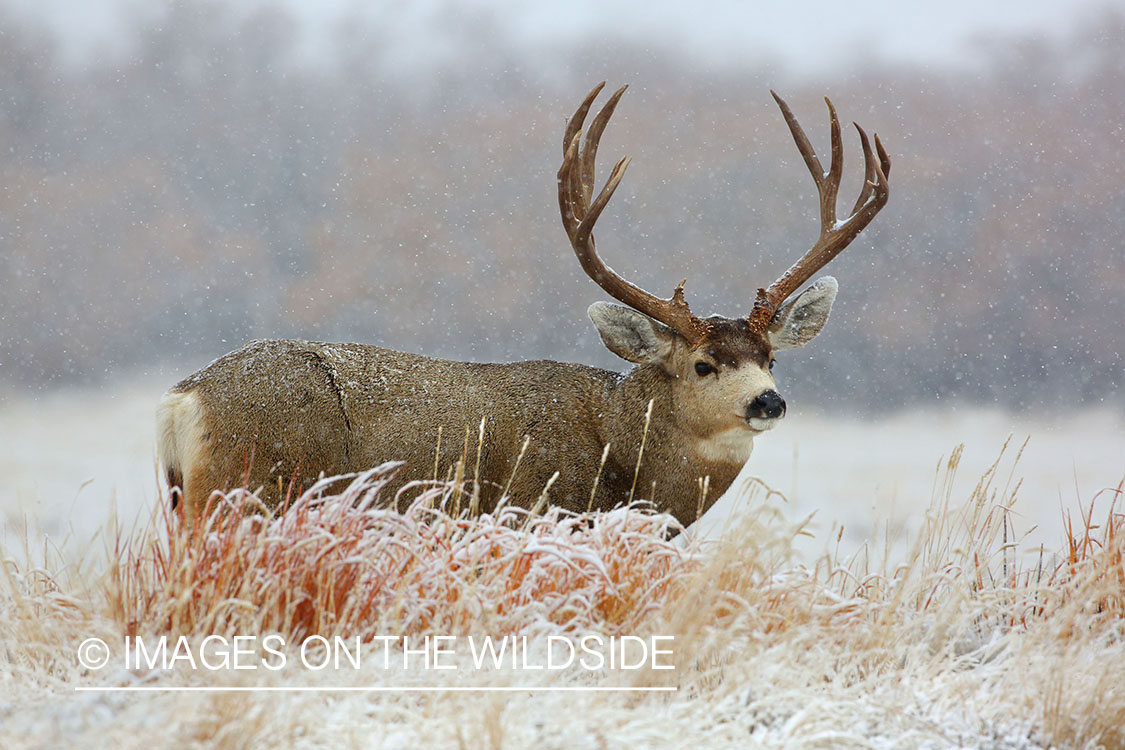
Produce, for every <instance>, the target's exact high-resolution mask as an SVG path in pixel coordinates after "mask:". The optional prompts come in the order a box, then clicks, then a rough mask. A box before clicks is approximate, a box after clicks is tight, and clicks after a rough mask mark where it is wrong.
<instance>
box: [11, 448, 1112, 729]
mask: <svg viewBox="0 0 1125 750" xmlns="http://www.w3.org/2000/svg"><path fill="white" fill-rule="evenodd" d="M958 460H959V454H956V453H955V454H954V456H953V457H952V458H951V459H950V461H949V463H948V467H947V468H948V471H949V472H953V471H954V470H955V469H956V466H957V463H958ZM1000 474H1001V471H1000V469H999V464H997V465H995V466H993V467H992V469H990V470H989V471H988V472H987V473H986V474H985V476H984V477H982V479H981V481H980V483H979V484H978V485H977V487H976V489H975V490H974V491H973V492H972V495H971V497H969V498H968V499H967V500H966V501H964V502H961V503H958V502H955V500H954V498H952V497H951V496H950V494H949V492H948V491H946V489H943V488H948V487H950V486H951V484H949V483H945V484H944V485H941V484H939V491H938V492H937V493H936V499H935V500H934V502H933V504H932V507H931V508H930V512H929V515H928V522H927V525H926V527H925V528H924V529H923V530H922V531H921V533H920V534H919V535H918V536H917V537H916V538H915V539H914V540H913V546H912V551H911V553H910V554H909V555H908V556H907V557H906V559H905V560H903V561H902V562H901V563H898V564H896V565H895V566H894V567H891V568H888V567H886V566H883V567H874V566H873V565H872V563H871V562H870V561H869V558H868V557H867V556H866V555H864V554H860V553H857V554H854V555H847V554H845V555H840V554H835V555H826V556H824V557H823V558H821V559H820V560H818V561H816V563H815V564H812V565H810V566H803V565H800V564H797V563H795V562H794V558H793V557H792V555H791V551H792V540H793V538H794V536H795V535H796V534H798V533H801V531H802V529H801V527H800V525H799V524H796V525H794V524H790V523H786V522H785V521H784V516H783V514H779V513H778V512H777V509H776V508H774V507H773V506H772V505H771V504H770V502H769V501H768V498H769V497H770V496H767V495H765V494H764V493H763V494H760V495H758V496H757V497H756V499H755V498H751V501H752V502H750V503H749V506H750V507H751V508H753V509H754V510H752V511H751V512H749V513H747V514H746V515H745V516H744V517H742V518H740V519H737V520H736V521H734V522H732V523H731V525H730V528H729V529H728V530H727V533H726V534H725V535H724V536H723V537H722V539H720V540H719V541H716V542H710V543H701V542H692V541H689V542H688V543H687V544H685V545H683V546H682V547H677V546H676V545H674V544H673V543H672V542H671V541H669V539H668V533H667V532H668V531H669V530H670V529H676V527H675V525H674V522H673V521H672V520H671V519H669V518H668V517H666V516H663V515H660V514H658V513H654V512H652V511H651V510H650V509H646V508H644V507H643V506H633V507H628V508H621V509H618V510H616V511H614V512H612V513H606V514H600V515H598V514H595V515H572V514H567V513H563V512H559V511H556V510H548V511H547V512H545V513H542V514H533V513H529V512H527V511H524V510H519V509H514V508H501V510H499V511H498V512H496V513H494V514H492V515H487V516H481V517H478V518H470V517H469V516H468V515H467V514H465V513H461V512H460V511H459V510H458V509H459V508H460V507H461V505H462V503H463V502H465V501H467V500H468V498H466V497H465V496H464V495H463V494H462V490H463V488H462V487H461V486H458V485H456V484H455V483H452V484H436V485H431V486H428V487H418V488H415V489H414V493H415V494H414V495H413V497H412V502H410V503H409V505H408V507H406V508H405V510H403V511H401V512H399V511H394V510H388V509H385V508H381V507H380V503H379V492H380V491H381V487H380V481H381V480H380V476H381V475H380V473H379V472H377V471H375V472H369V473H367V474H364V475H361V476H357V477H354V478H353V479H352V481H351V484H350V486H349V487H348V488H347V489H346V490H344V491H343V492H340V493H338V494H331V493H328V492H327V491H326V490H325V489H324V487H327V485H324V486H323V487H322V488H319V489H318V488H314V489H313V490H311V491H310V492H309V493H307V494H306V495H305V496H303V497H301V498H300V499H298V500H297V501H296V502H295V503H294V504H293V506H292V507H291V508H289V509H288V510H287V511H285V512H284V513H282V514H278V515H275V514H270V513H267V512H266V511H264V510H263V509H262V508H260V507H259V506H258V505H257V503H256V501H255V499H254V497H253V496H252V495H248V494H246V493H239V492H235V493H231V494H229V495H226V496H221V497H219V496H217V497H216V498H215V499H216V502H215V504H214V507H212V508H211V509H210V511H209V512H208V513H205V514H201V515H200V516H199V518H200V520H199V521H198V522H196V523H195V524H194V525H190V526H185V525H184V524H181V523H180V522H179V521H178V520H177V519H176V518H172V517H168V516H165V515H164V514H159V515H158V516H157V518H156V519H155V522H154V524H153V526H152V527H151V528H149V529H147V530H144V531H140V532H136V533H134V534H132V535H131V536H129V537H127V538H120V537H119V538H118V540H117V541H116V542H115V543H114V545H112V549H111V550H110V554H109V556H108V560H107V562H106V564H105V567H104V568H101V569H93V568H90V569H80V570H75V569H69V568H65V567H63V566H59V565H57V566H54V567H52V566H44V567H42V568H38V569H35V568H28V567H26V566H24V567H19V566H16V565H14V564H13V563H10V562H9V563H8V564H6V565H5V568H4V574H3V575H2V576H0V581H2V585H0V592H2V598H0V637H2V639H3V643H4V644H5V647H4V649H3V650H2V651H0V675H2V682H0V689H2V690H3V691H4V692H3V697H4V699H5V700H6V701H7V702H6V704H0V705H3V706H6V707H2V708H0V719H2V720H3V729H2V730H0V733H2V734H0V740H3V741H4V745H5V747H8V746H14V747H18V746H20V745H19V742H20V741H28V740H27V738H30V740H29V741H28V744H30V745H36V744H40V745H43V744H45V745H73V744H77V743H81V742H85V741H91V740H93V741H97V742H99V743H102V744H105V743H108V742H110V741H111V740H112V744H116V745H119V746H122V747H128V746H138V747H139V746H146V747H152V746H162V745H166V744H169V743H170V742H173V741H174V742H175V743H177V744H179V745H182V746H199V747H210V746H215V745H219V744H230V745H236V746H239V747H275V746H278V745H299V746H305V747H338V746H345V745H346V746H371V747H403V748H407V747H419V746H425V747H450V748H454V747H464V746H478V745H481V744H483V743H488V744H490V745H491V746H495V747H505V746H507V747H524V746H532V745H534V746H537V747H547V748H551V747H559V748H563V747H566V748H572V747H578V748H582V747H591V748H593V747H602V746H606V745H616V744H626V745H630V746H640V747H682V746H684V745H686V744H695V745H697V746H700V747H708V748H712V747H740V748H741V747H750V748H753V747H769V748H782V747H785V748H788V747H875V748H892V747H894V748H898V747H934V748H940V747H958V746H968V747H996V748H1046V747H1060V748H1095V747H1120V746H1122V745H1123V744H1125V700H1123V696H1125V673H1123V672H1122V670H1121V669H1120V665H1121V664H1122V660H1123V658H1125V646H1123V644H1125V639H1123V635H1125V568H1123V565H1125V562H1123V560H1125V522H1123V520H1122V519H1123V516H1122V514H1121V513H1120V512H1119V510H1118V500H1119V498H1120V495H1121V487H1118V488H1116V489H1112V490H1107V491H1106V492H1104V493H1102V494H1101V495H1100V496H1099V497H1097V498H1095V500H1094V502H1093V504H1091V505H1090V506H1088V507H1086V508H1085V509H1084V510H1082V511H1081V513H1080V514H1075V515H1074V516H1073V517H1071V518H1070V519H1069V520H1068V525H1067V530H1068V534H1067V538H1068V541H1067V543H1066V544H1065V545H1064V546H1063V548H1062V549H1060V550H1058V551H1056V552H1055V553H1051V552H1050V551H1047V550H1044V551H1043V553H1042V554H1041V555H1035V556H1032V557H1027V556H1024V555H1019V554H1017V552H1018V550H1017V547H1018V540H1016V539H1015V535H1014V534H1013V533H1012V530H1011V523H1010V521H1009V517H1010V510H1011V508H1012V505H1013V503H1014V502H1015V494H1016V492H1017V490H1018V484H1009V483H1006V482H1005V481H1003V479H1002V478H1000ZM336 486H338V485H336ZM1095 508H1097V512H1096V513H1095ZM248 632H250V633H266V632H276V633H283V634H287V635H289V636H293V637H300V636H303V635H307V634H312V633H316V634H321V635H326V636H330V635H333V634H344V635H351V636H354V635H364V636H365V635H370V634H396V635H403V634H412V635H425V634H482V635H483V634H487V635H492V636H502V635H506V634H532V635H534V634H537V633H538V634H545V633H546V634H552V633H587V632H597V633H602V634H607V635H608V634H626V633H628V634H640V635H644V634H655V633H659V634H667V635H674V636H675V639H676V640H675V656H674V663H675V667H676V668H675V670H670V671H665V672H661V673H654V672H652V671H641V672H637V673H633V674H630V675H624V676H623V675H621V674H616V675H614V674H605V673H596V672H594V673H589V674H586V675H584V676H583V677H581V678H579V679H578V682H577V684H581V685H590V686H597V685H626V686H629V685H634V686H647V685H660V686H670V687H674V688H676V689H677V690H676V692H674V693H658V694H657V693H646V694H636V693H634V694H622V695H619V694H604V693H598V694H586V693H534V694H533V693H506V694H504V695H503V696H502V698H498V697H497V696H496V695H495V694H462V693H456V694H438V695H436V696H432V697H420V696H418V695H415V694H379V695H370V694H339V695H337V694H333V695H332V696H331V698H326V697H325V696H324V694H319V693H318V694H297V695H286V696H283V697H279V696H277V695H275V694H245V693H241V694H234V695H229V694H194V693H188V694H174V695H168V694H161V693H145V694H143V695H127V696H121V695H108V696H106V695H103V696H93V695H90V694H86V693H78V694H76V693H73V692H72V690H73V687H74V686H76V685H85V686H92V685H137V684H143V685H149V686H153V685H155V686H160V685H203V684H209V685H215V684H237V685H247V684H250V685H261V684H269V685H275V686H276V685H295V684H299V685H308V684H315V685H320V686H323V685H325V684H331V681H332V679H337V680H338V678H333V677H332V676H331V675H329V676H325V675H323V674H322V675H310V674H308V673H307V672H302V671H300V670H288V669H287V670H285V671H281V672H278V673H270V674H264V673H261V672H258V673H250V674H247V673H241V674H237V675H224V674H214V673H204V674H197V673H191V672H187V673H185V672H183V671H173V672H161V671H160V670H154V671H148V672H145V673H143V674H142V673H133V672H127V671H124V670H121V669H118V670H116V671H115V670H106V671H104V672H85V671H83V670H82V669H80V668H79V667H78V666H77V664H76V663H75V659H74V648H75V646H76V645H77V644H78V643H79V642H80V641H81V640H82V638H85V637H88V636H90V635H96V636H99V637H103V638H105V639H106V640H107V641H112V640H113V639H115V638H116V639H118V641H120V639H121V638H122V637H123V636H124V635H125V634H129V633H137V634H145V635H160V634H168V635H186V636H188V637H192V638H201V637H203V636H204V635H207V634H212V633H248ZM416 678H417V675H412V674H406V673H404V672H398V671H395V670H390V671H375V672H372V671H364V672H359V673H356V674H354V675H351V676H350V677H349V678H348V679H350V680H351V682H350V683H349V684H382V685H389V686H394V685H409V684H417V683H416V682H414V683H412V682H411V681H412V680H416ZM425 679H426V680H427V681H428V682H429V683H434V682H435V681H440V679H441V677H440V675H434V674H429V675H426V676H425ZM450 679H453V678H450ZM456 680H457V682H456V684H457V685H460V686H472V685H482V686H484V685H497V684H509V685H511V684H515V685H527V684H535V685H538V686H551V685H563V684H565V685H570V686H573V685H575V684H576V678H575V677H574V676H573V675H558V674H547V673H545V672H540V673H536V674H535V675H528V674H497V673H473V672H471V671H470V672H467V673H466V672H460V673H459V674H458V676H457V678H456ZM453 717H456V718H453Z"/></svg>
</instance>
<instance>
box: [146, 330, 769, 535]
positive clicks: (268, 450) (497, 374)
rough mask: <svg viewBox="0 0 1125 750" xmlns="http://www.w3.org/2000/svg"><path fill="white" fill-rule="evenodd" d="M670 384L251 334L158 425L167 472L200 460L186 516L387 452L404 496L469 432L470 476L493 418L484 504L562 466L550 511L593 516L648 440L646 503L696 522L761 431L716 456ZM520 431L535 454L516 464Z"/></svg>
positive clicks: (654, 375) (628, 475)
mask: <svg viewBox="0 0 1125 750" xmlns="http://www.w3.org/2000/svg"><path fill="white" fill-rule="evenodd" d="M407 373H409V377H405V376H406V374H407ZM672 385H673V379H672V378H671V377H670V376H669V375H667V373H665V372H664V371H663V370H662V369H661V368H660V367H659V366H657V365H641V366H638V367H636V368H634V369H633V370H631V371H630V372H629V373H627V374H625V375H621V374H619V373H615V372H611V371H608V370H601V369H597V368H594V367H587V366H585V365H579V364H566V363H560V362H551V361H535V362H518V363H509V364H475V363H468V362H452V361H446V360H440V359H432V358H429V357H423V356H420V355H416V354H405V353H403V352H398V351H394V350H390V349H383V348H380V347H376V346H369V345H364V344H326V343H320V342H311V341H281V340H271V341H254V342H251V343H249V344H247V345H246V346H244V347H243V348H241V349H238V350H236V351H234V352H231V353H230V354H227V355H226V356H224V357H222V358H220V359H218V360H216V361H215V362H213V363H212V364H210V365H208V366H207V367H205V368H203V369H202V370H200V371H199V372H198V373H196V374H195V375H193V376H191V377H189V378H187V379H185V380H184V381H182V382H180V383H179V384H177V385H176V386H174V387H173V388H172V389H171V390H170V391H169V393H168V394H166V395H165V397H164V400H163V403H162V406H161V422H162V424H163V425H166V431H168V432H169V434H168V435H167V437H165V438H163V439H162V443H161V455H162V459H163V462H164V464H165V466H166V467H180V466H183V465H184V461H183V460H182V458H181V455H182V456H195V457H196V461H195V467H196V468H195V469H194V470H192V469H189V470H188V472H187V473H184V475H183V476H178V475H175V476H173V477H171V478H170V479H169V483H170V486H178V487H181V488H182V490H183V493H184V497H185V501H186V506H187V507H188V508H195V507H198V506H199V505H201V504H202V503H203V502H204V501H205V500H206V497H207V495H208V494H210V492H211V491H212V490H214V489H216V488H220V487H234V486H240V485H241V484H242V483H243V482H245V483H246V484H247V485H248V486H249V487H250V488H251V489H255V488H258V487H261V488H262V490H261V491H260V493H259V494H260V495H261V496H262V498H263V499H265V500H266V501H267V502H271V503H276V502H278V501H279V500H280V499H282V498H283V497H284V495H285V491H286V490H287V488H288V485H289V482H290V480H291V479H292V478H294V477H297V478H298V483H297V487H296V489H297V490H300V489H303V488H304V487H307V486H308V485H309V484H310V483H311V482H312V481H313V480H315V479H316V476H317V473H318V472H324V473H325V474H327V475H333V474H342V473H347V472H355V471H362V470H364V469H367V468H370V467H372V466H376V465H378V464H380V463H382V462H384V461H386V460H388V459H392V458H393V459H396V460H401V461H403V462H404V466H403V467H402V468H401V469H400V470H399V472H398V473H397V474H396V476H395V478H394V479H393V480H392V482H391V484H390V486H388V487H387V488H386V490H385V491H386V492H394V491H395V490H397V489H398V488H399V487H401V486H402V485H403V484H405V483H406V482H409V481H413V480H422V479H429V478H432V477H433V475H434V465H435V454H437V455H436V463H437V465H438V467H439V469H438V473H439V475H440V476H439V477H438V478H439V479H441V478H445V476H446V474H447V472H448V470H449V469H450V468H451V467H452V466H454V465H455V464H456V462H457V460H458V459H460V458H462V455H463V454H465V453H466V450H465V436H466V433H468V434H469V441H468V442H469V446H468V452H467V457H466V459H467V460H466V464H467V466H466V469H465V471H466V475H467V476H468V477H469V478H475V477H474V475H475V472H476V466H475V464H476V454H477V444H478V430H479V426H480V423H481V420H482V419H483V420H484V421H485V436H484V442H483V449H482V450H481V455H480V469H479V472H480V475H479V480H480V483H481V489H480V498H481V508H482V509H483V510H488V509H489V508H491V507H493V506H494V505H495V503H496V502H497V501H498V500H499V498H500V494H501V490H502V489H503V488H504V487H505V486H506V485H507V484H508V483H509V479H510V480H511V483H510V489H509V492H510V494H511V495H512V497H513V498H517V499H518V500H519V501H521V502H527V500H531V501H534V500H535V499H536V498H537V497H538V496H539V494H540V493H541V492H542V491H543V490H544V488H545V486H546V485H547V482H548V480H549V479H550V478H551V476H552V475H553V474H554V473H555V472H556V471H557V472H559V476H558V478H557V479H556V480H555V482H554V483H553V484H552V486H551V490H550V493H549V499H550V501H551V503H552V504H556V505H560V506H563V507H565V508H568V509H570V510H576V511H583V510H586V508H587V507H589V504H590V502H591V495H592V494H593V493H594V490H595V483H594V480H595V476H596V475H597V474H598V470H599V467H601V476H600V477H599V478H598V482H597V488H596V494H594V498H593V507H595V508H611V507H613V506H615V505H617V504H619V503H623V502H626V501H628V499H629V497H630V494H631V490H632V489H633V479H634V470H635V467H636V465H637V457H638V456H637V453H638V451H639V449H640V446H641V443H642V440H643V441H644V443H645V453H644V457H643V460H642V461H641V462H640V472H639V474H638V476H637V488H638V491H637V493H636V497H638V498H640V497H644V498H646V499H649V500H652V501H653V502H656V503H659V504H660V505H661V507H662V508H665V509H666V510H668V512H670V513H672V514H673V515H675V516H676V518H677V519H679V520H680V521H681V522H683V523H685V524H687V523H690V522H691V521H693V520H695V517H696V514H697V512H698V510H699V500H700V489H699V486H698V480H699V479H700V478H701V477H705V476H706V477H709V478H710V479H709V486H710V489H709V492H708V493H707V498H708V501H709V502H710V501H713V500H715V499H716V498H718V496H719V495H720V494H722V492H723V490H725V489H726V487H727V486H728V485H729V484H730V483H731V482H732V481H733V480H734V478H735V476H736V475H737V474H738V472H739V470H740V469H741V467H742V464H743V463H744V462H745V460H746V458H747V457H748V456H749V453H750V449H751V446H752V440H753V433H751V432H750V431H749V430H747V431H746V432H745V434H744V435H743V437H742V440H741V441H737V440H736V441H735V442H736V443H738V444H739V448H740V450H739V451H738V452H737V453H734V454H731V453H729V452H728V453H727V455H721V451H722V445H721V443H722V440H723V438H722V437H720V438H719V441H718V442H719V443H720V446H719V447H718V448H715V447H712V446H711V445H710V442H709V440H708V438H709V437H713V436H708V435H695V434H692V433H691V432H690V431H689V430H688V429H685V427H684V425H683V424H682V423H681V421H680V420H678V419H677V418H676V408H675V397H674V395H673V392H672V391H673V388H672ZM650 400H651V401H652V402H653V410H652V416H651V420H650V422H649V425H648V430H647V436H646V434H645V432H646V430H645V422H646V413H647V410H648V404H649V401H650ZM216 415H222V419H216V418H215V416H216ZM439 428H440V430H441V440H440V443H439V439H438V434H439V432H438V431H439ZM192 435H198V436H199V437H198V438H195V439H196V441H197V442H196V443H194V444H190V442H189V441H191V440H192V439H193V438H192V437H191V436H192ZM525 436H526V437H527V438H529V441H528V449H527V450H526V451H525V452H524V456H523V458H522V459H521V461H520V466H519V467H518V470H515V469H516V467H515V461H516V458H517V456H518V455H519V453H520V448H521V446H522V444H523V442H524V438H525ZM177 444H179V445H183V446H184V448H183V449H182V450H177V447H176V446H177ZM606 445H609V446H610V449H609V452H608V456H607V460H606V462H605V465H604V467H602V466H601V457H602V451H603V449H604V448H605V446H606ZM514 470H515V471H514ZM192 471H194V472H195V473H191V472H192ZM513 471H514V473H513ZM279 482H280V485H279ZM654 487H655V492H654V489H653V488H654ZM708 504H709V503H708Z"/></svg>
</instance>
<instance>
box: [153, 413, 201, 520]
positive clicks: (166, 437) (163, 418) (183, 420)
mask: <svg viewBox="0 0 1125 750" xmlns="http://www.w3.org/2000/svg"><path fill="white" fill-rule="evenodd" d="M204 434H205V431H204V425H203V406H202V405H201V404H200V403H199V398H198V397H197V396H196V395H195V394H194V393H193V392H191V391H188V392H187V393H179V392H175V391H169V392H168V393H165V394H164V395H163V396H161V397H160V403H159V404H158V405H157V407H156V451H157V455H158V456H159V457H160V465H161V466H163V467H164V471H165V472H167V471H168V470H169V469H173V470H175V471H176V472H177V473H179V474H180V476H182V477H183V480H182V481H183V484H184V485H187V483H188V480H189V477H191V476H192V475H193V471H194V469H195V468H196V467H197V466H199V465H200V463H201V462H202V461H203V460H205V452H206V446H205V445H204V440H203V436H204ZM180 489H181V490H183V494H184V497H185V498H186V497H187V495H188V488H187V487H186V486H184V487H181V488H180Z"/></svg>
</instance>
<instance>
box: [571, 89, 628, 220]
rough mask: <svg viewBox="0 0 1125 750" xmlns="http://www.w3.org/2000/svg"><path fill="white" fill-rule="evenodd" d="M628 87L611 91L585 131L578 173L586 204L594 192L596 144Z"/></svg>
mask: <svg viewBox="0 0 1125 750" xmlns="http://www.w3.org/2000/svg"><path fill="white" fill-rule="evenodd" d="M628 88H629V87H628V86H622V87H621V88H619V89H617V91H615V92H613V95H612V96H610V97H609V101H607V102H606V103H605V106H604V107H602V109H601V111H600V112H598V116H597V117H595V118H594V122H593V123H592V124H591V125H590V130H589V131H587V133H586V145H585V147H584V148H583V149H582V168H581V169H580V170H579V175H580V177H581V180H582V197H583V198H584V199H585V201H586V203H587V204H589V202H590V198H592V197H593V193H594V159H595V158H597V155H598V144H599V143H600V142H601V140H602V133H603V132H604V131H605V126H606V124H607V123H608V122H609V118H610V117H612V116H613V111H614V110H615V109H617V103H618V102H619V101H621V97H622V96H624V94H625V91H626V89H628Z"/></svg>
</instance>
